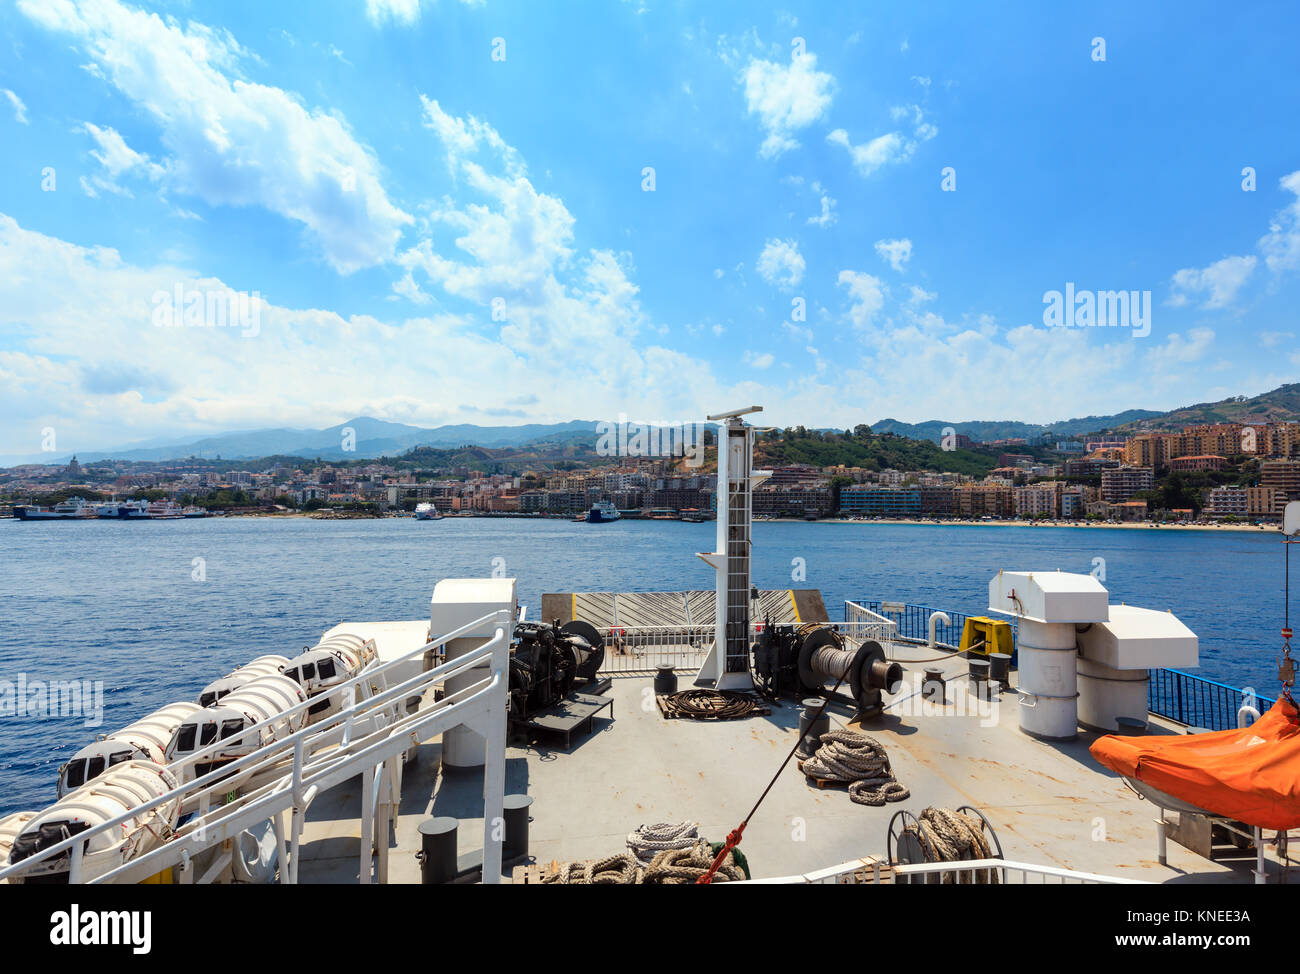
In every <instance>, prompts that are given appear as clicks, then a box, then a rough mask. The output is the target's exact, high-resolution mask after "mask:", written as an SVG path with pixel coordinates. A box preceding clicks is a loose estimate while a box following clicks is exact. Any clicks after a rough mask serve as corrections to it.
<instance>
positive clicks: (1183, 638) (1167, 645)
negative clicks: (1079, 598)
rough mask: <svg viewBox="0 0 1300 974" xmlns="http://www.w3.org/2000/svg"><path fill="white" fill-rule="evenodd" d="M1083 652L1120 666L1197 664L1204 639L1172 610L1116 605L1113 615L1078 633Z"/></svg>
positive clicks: (1112, 666) (1111, 666) (1095, 658)
mask: <svg viewBox="0 0 1300 974" xmlns="http://www.w3.org/2000/svg"><path fill="white" fill-rule="evenodd" d="M1078 642H1079V654H1080V655H1081V656H1083V657H1084V658H1085V659H1090V660H1092V661H1093V662H1095V663H1101V664H1102V665H1103V666H1109V667H1110V668H1111V669H1116V670H1152V669H1159V668H1161V667H1169V666H1178V667H1183V666H1196V665H1198V664H1199V662H1200V652H1199V646H1200V642H1199V640H1198V639H1197V637H1196V633H1194V632H1192V631H1191V630H1190V629H1188V628H1187V627H1186V626H1185V625H1183V624H1182V622H1180V621H1179V619H1178V617H1177V616H1176V615H1174V614H1173V613H1172V612H1159V611H1157V610H1155V609H1140V608H1138V607H1137V606H1133V605H1112V606H1111V607H1110V619H1109V620H1107V621H1106V622H1098V623H1095V624H1094V625H1093V626H1092V627H1091V628H1089V629H1087V630H1086V631H1084V632H1081V633H1079V634H1078Z"/></svg>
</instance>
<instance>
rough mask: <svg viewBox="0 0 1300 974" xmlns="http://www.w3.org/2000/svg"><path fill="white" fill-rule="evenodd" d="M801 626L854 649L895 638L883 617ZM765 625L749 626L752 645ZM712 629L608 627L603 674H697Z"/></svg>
mask: <svg viewBox="0 0 1300 974" xmlns="http://www.w3.org/2000/svg"><path fill="white" fill-rule="evenodd" d="M799 625H821V626H830V627H832V628H833V629H835V630H836V631H837V632H838V633H839V634H840V635H841V636H843V637H844V641H845V643H846V644H847V645H849V646H852V647H854V648H856V647H857V646H859V645H861V643H862V642H863V640H866V639H874V640H875V641H877V642H880V643H882V644H886V645H888V644H889V643H890V642H892V638H893V629H892V627H893V623H892V622H890V621H889V620H888V619H885V618H884V617H882V616H877V617H876V618H869V617H865V616H864V617H859V618H857V619H853V620H850V621H846V622H828V621H822V622H816V623H799ZM763 626H764V624H763V623H753V624H751V625H750V627H749V636H750V642H751V643H752V642H753V641H754V640H757V639H758V637H759V635H760V634H761V633H762V631H763ZM713 629H714V627H713V626H711V625H709V626H608V627H606V628H605V629H604V630H603V631H602V632H601V634H602V636H603V637H604V641H605V658H604V661H603V662H602V663H601V664H600V672H601V674H602V675H605V676H621V675H634V674H635V675H641V674H645V673H653V672H654V671H655V669H656V668H658V667H660V666H672V667H675V668H676V670H677V671H678V672H680V673H690V672H694V671H696V670H698V669H699V668H700V667H701V666H703V665H704V661H705V659H706V658H707V657H708V655H709V652H710V651H711V650H712V649H713Z"/></svg>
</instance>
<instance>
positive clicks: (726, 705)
mask: <svg viewBox="0 0 1300 974" xmlns="http://www.w3.org/2000/svg"><path fill="white" fill-rule="evenodd" d="M664 706H665V708H666V709H667V711H668V713H669V714H670V715H671V716H673V717H690V718H692V719H694V720H735V719H737V718H739V717H748V716H749V715H750V714H752V713H753V712H754V710H755V709H757V707H758V701H756V700H755V699H754V698H753V697H751V696H749V695H748V694H744V693H737V692H736V691H734V690H706V689H694V690H679V691H678V692H677V693H670V694H668V695H667V696H666V697H664Z"/></svg>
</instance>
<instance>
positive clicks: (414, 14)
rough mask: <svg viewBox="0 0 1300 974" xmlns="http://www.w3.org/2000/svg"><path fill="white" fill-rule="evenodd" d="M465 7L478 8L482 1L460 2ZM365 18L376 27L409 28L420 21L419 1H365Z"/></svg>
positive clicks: (468, 0) (464, 0)
mask: <svg viewBox="0 0 1300 974" xmlns="http://www.w3.org/2000/svg"><path fill="white" fill-rule="evenodd" d="M460 2H461V3H463V4H464V5H465V6H467V7H480V6H482V5H483V3H484V0H460ZM366 16H367V17H369V18H370V22H371V23H372V24H374V25H375V26H376V27H379V26H382V25H383V24H385V23H387V22H389V21H391V22H392V23H394V24H397V25H399V26H402V27H410V26H412V25H413V24H416V23H418V22H419V20H420V0H366Z"/></svg>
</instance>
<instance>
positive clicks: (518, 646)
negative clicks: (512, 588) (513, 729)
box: [510, 620, 605, 718]
mask: <svg viewBox="0 0 1300 974" xmlns="http://www.w3.org/2000/svg"><path fill="white" fill-rule="evenodd" d="M514 638H515V644H514V646H513V647H512V648H511V653H510V715H511V716H512V717H515V718H522V717H526V716H528V715H529V714H533V713H536V712H537V711H539V710H542V709H544V708H546V707H549V706H550V705H551V704H553V703H557V702H559V701H560V700H563V699H564V698H565V697H566V696H568V694H569V692H570V691H571V690H572V689H573V686H574V683H576V682H577V681H578V680H590V679H593V678H594V677H595V676H596V671H597V670H599V669H600V664H601V663H602V662H603V661H604V659H605V642H604V640H603V639H601V638H600V633H599V632H598V631H597V629H596V627H595V626H593V625H591V623H589V622H582V621H579V620H574V621H573V622H566V623H565V624H564V625H563V626H561V625H560V624H559V620H556V621H555V622H553V623H551V622H521V623H519V624H518V625H517V626H515V631H514Z"/></svg>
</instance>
